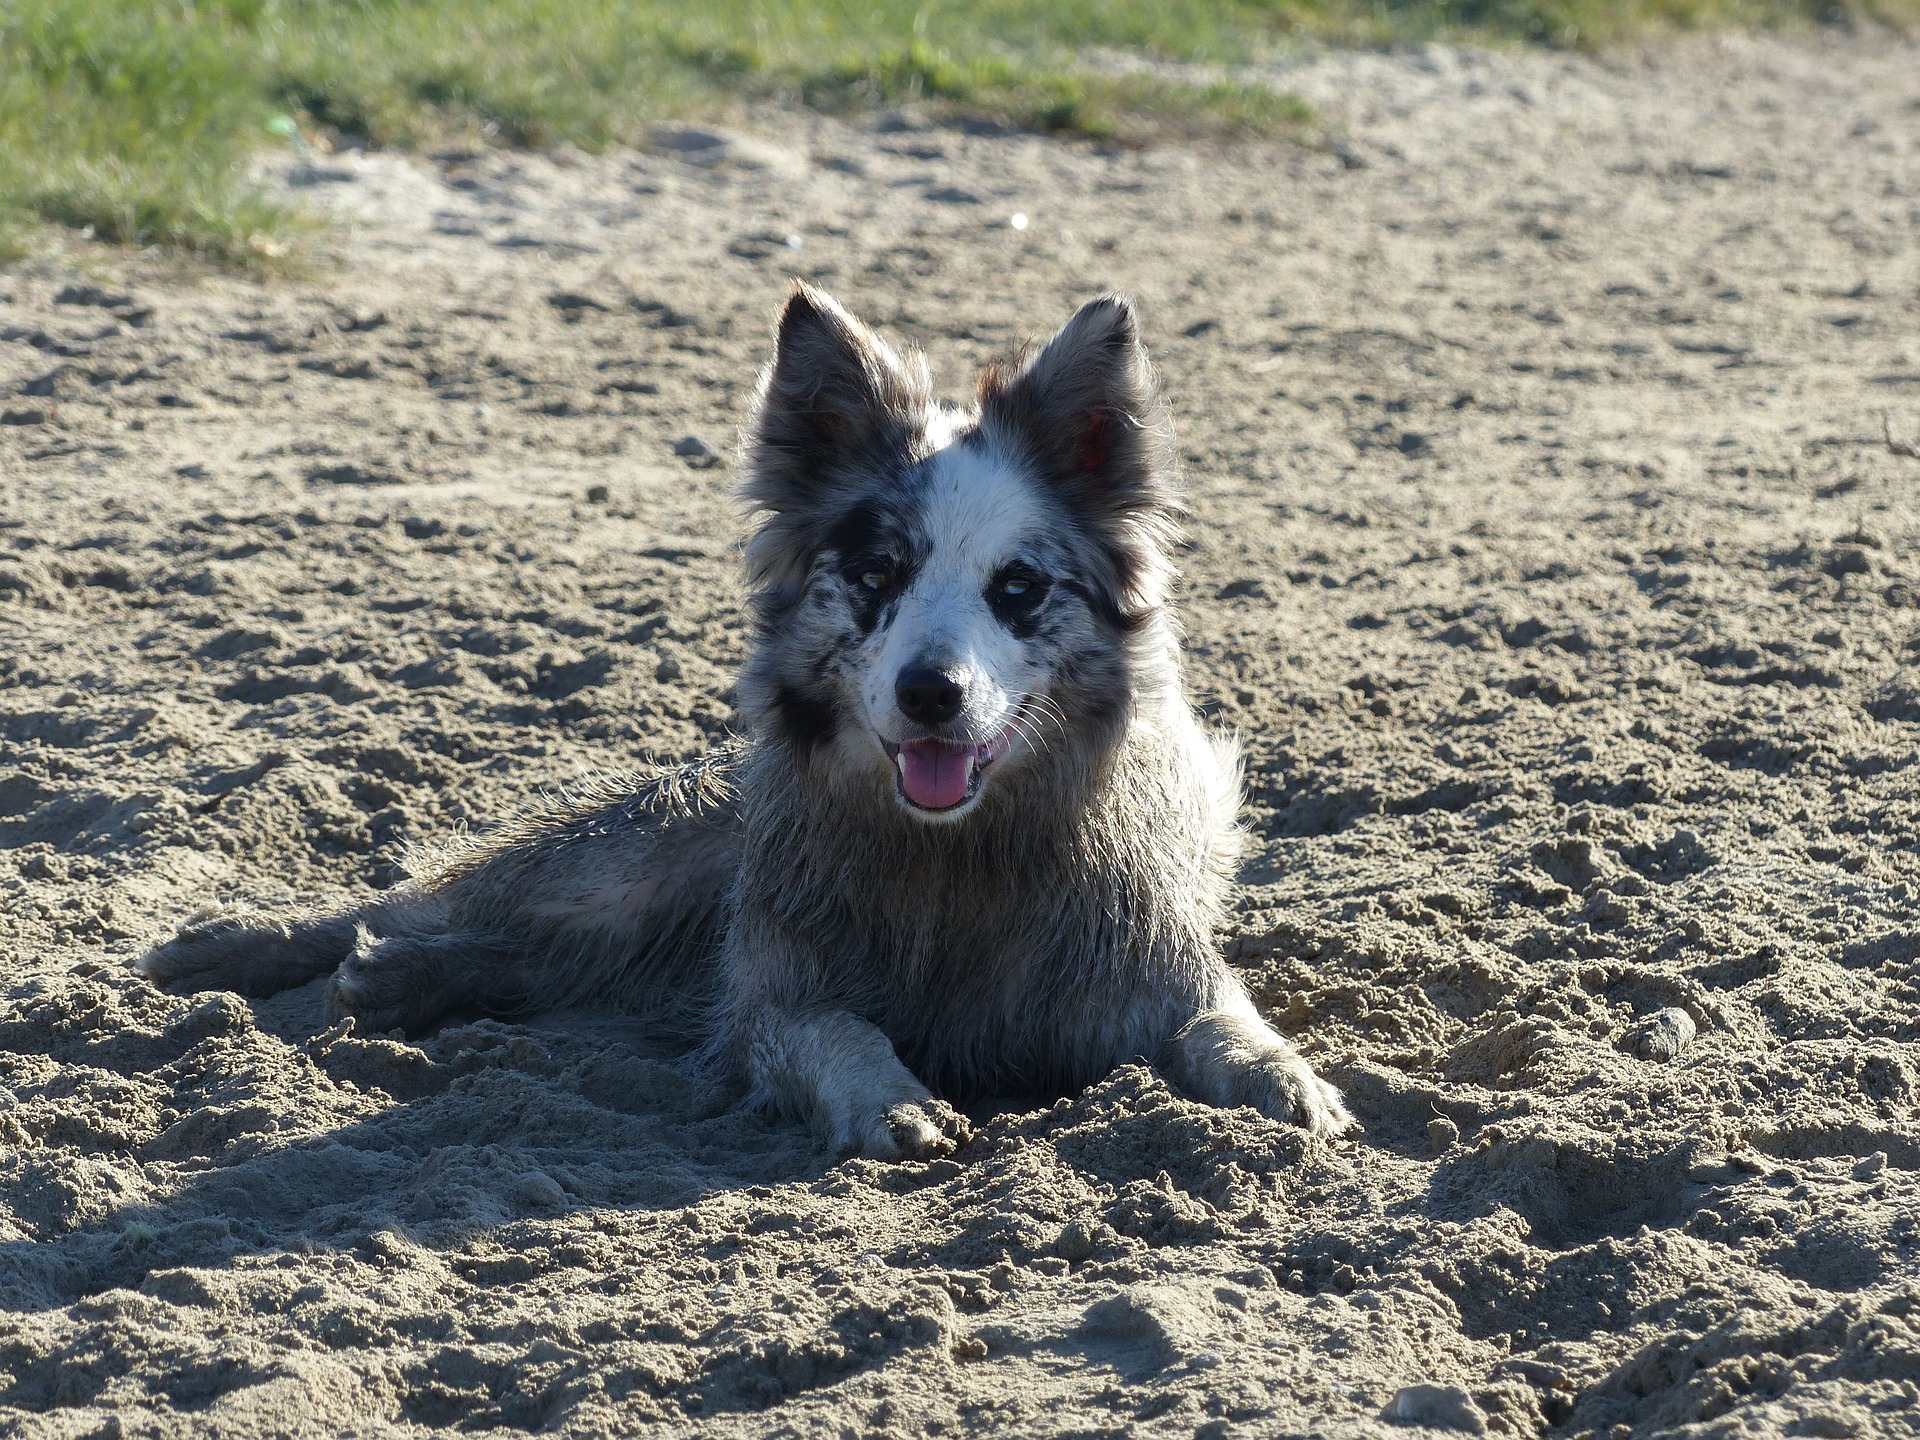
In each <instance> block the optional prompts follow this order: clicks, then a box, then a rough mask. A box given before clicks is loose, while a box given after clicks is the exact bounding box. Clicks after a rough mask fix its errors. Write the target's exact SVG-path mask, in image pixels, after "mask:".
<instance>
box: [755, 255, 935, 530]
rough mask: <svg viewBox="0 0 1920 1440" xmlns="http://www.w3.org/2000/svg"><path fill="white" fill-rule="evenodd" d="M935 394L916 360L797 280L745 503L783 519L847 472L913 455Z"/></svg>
mask: <svg viewBox="0 0 1920 1440" xmlns="http://www.w3.org/2000/svg"><path fill="white" fill-rule="evenodd" d="M932 388H933V387H932V384H931V382H930V380H929V378H928V375H927V368H926V364H925V362H924V361H922V360H921V359H920V358H919V356H917V355H915V356H912V357H910V358H909V359H907V360H902V359H901V358H900V356H899V355H897V354H895V353H894V351H893V349H892V347H890V346H889V345H888V344H887V343H886V341H884V340H882V339H881V338H880V337H879V336H878V335H875V334H874V333H873V332H872V331H871V330H869V329H868V328H867V327H866V326H864V325H862V324H861V323H860V322H859V321H858V320H856V319H854V318H853V316H851V315H849V314H848V313H847V312H846V310H844V309H843V308H842V307H841V306H840V304H839V302H837V301H836V300H834V298H833V297H832V296H830V295H828V294H826V293H825V292H824V291H821V290H816V289H814V288H813V287H812V286H811V285H807V284H804V283H796V284H795V285H794V287H793V293H792V294H791V295H790V296H788V297H787V305H786V309H784V310H783V311H781V312H780V325H779V330H778V341H777V344H776V348H775V350H774V356H773V363H772V364H770V365H769V366H767V368H766V370H765V371H764V372H762V374H761V376H760V391H759V395H758V397H757V400H756V403H755V405H754V411H753V417H752V419H751V420H750V421H749V422H748V426H747V448H748V456H747V460H748V464H747V478H746V481H745V484H744V486H743V487H742V494H743V498H745V499H746V501H747V502H748V503H749V504H750V505H752V506H754V507H755V508H756V509H764V510H772V511H776V512H780V513H786V512H789V511H792V510H796V509H802V508H805V507H807V506H809V505H812V504H815V503H817V502H818V501H819V500H820V499H821V498H822V496H823V494H824V493H825V491H826V490H827V489H828V487H830V486H832V485H834V484H835V483H836V482H837V481H839V482H844V480H845V479H846V478H848V475H849V472H850V471H872V470H875V469H878V468H880V467H881V466H884V465H885V464H886V463H887V462H888V461H889V460H891V459H895V458H897V457H900V456H905V457H906V458H911V451H912V448H913V445H914V441H915V437H916V435H917V433H918V428H919V425H920V419H921V414H922V412H923V411H924V410H925V408H926V407H927V406H928V405H929V404H930V403H931V400H932Z"/></svg>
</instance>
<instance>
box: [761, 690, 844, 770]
mask: <svg viewBox="0 0 1920 1440" xmlns="http://www.w3.org/2000/svg"><path fill="white" fill-rule="evenodd" d="M773 720H774V724H775V725H776V726H778V727H779V730H780V733H781V734H782V735H783V736H785V737H786V740H787V743H788V744H790V745H791V746H792V747H793V748H794V750H795V751H796V752H797V753H799V754H801V755H808V754H811V753H812V752H813V751H814V750H815V749H816V748H818V747H819V746H820V745H821V744H823V743H825V742H826V741H828V740H831V739H832V738H833V734H834V732H835V731H836V730H838V729H839V728H840V714H839V711H837V710H836V709H835V708H834V706H833V703H832V702H831V701H830V700H824V699H822V698H820V697H819V696H817V695H809V694H807V693H805V692H804V691H802V690H798V689H795V688H794V687H793V686H791V685H782V686H780V687H779V688H778V689H777V690H775V691H774V692H773Z"/></svg>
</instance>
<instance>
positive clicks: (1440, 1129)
mask: <svg viewBox="0 0 1920 1440" xmlns="http://www.w3.org/2000/svg"><path fill="white" fill-rule="evenodd" d="M1459 1140H1460V1127H1459V1126H1458V1125H1456V1124H1454V1123H1453V1121H1451V1120H1449V1119H1448V1118H1447V1117H1446V1116H1444V1115H1436V1116H1434V1117H1433V1119H1431V1120H1429V1121H1427V1143H1428V1144H1429V1145H1431V1146H1433V1153H1434V1154H1436V1155H1444V1154H1446V1152H1447V1151H1448V1150H1450V1149H1451V1148H1452V1147H1453V1146H1454V1145H1456V1144H1458V1143H1459Z"/></svg>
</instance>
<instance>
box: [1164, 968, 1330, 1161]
mask: <svg viewBox="0 0 1920 1440" xmlns="http://www.w3.org/2000/svg"><path fill="white" fill-rule="evenodd" d="M1236 988H1238V987H1237V986H1236ZM1169 1051H1170V1053H1169V1054H1168V1056H1167V1070H1168V1074H1169V1076H1170V1078H1171V1079H1172V1080H1173V1081H1174V1083H1175V1084H1177V1085H1179V1086H1180V1087H1181V1088H1182V1089H1184V1090H1185V1091H1187V1092H1188V1093H1189V1094H1190V1095H1192V1096H1194V1098H1195V1099H1199V1100H1205V1101H1206V1102H1207V1103H1208V1104H1211V1105H1251V1106H1252V1107H1253V1108H1254V1109H1256V1110H1258V1111H1259V1112H1260V1113H1261V1114H1263V1115H1267V1116H1270V1117H1271V1118H1273V1119H1275V1120H1285V1121H1288V1122H1289V1123H1291V1124H1294V1125H1298V1126H1300V1127H1301V1128H1302V1129H1305V1130H1307V1131H1309V1132H1310V1133H1312V1134H1315V1135H1344V1134H1346V1133H1347V1132H1349V1131H1351V1130H1355V1129H1358V1128H1359V1127H1358V1125H1357V1124H1356V1122H1355V1121H1354V1118H1353V1116H1352V1115H1350V1114H1348V1113H1347V1107H1346V1104H1345V1103H1344V1102H1343V1101H1342V1100H1341V1098H1340V1092H1339V1091H1338V1090H1336V1089H1334V1088H1333V1086H1331V1085H1329V1084H1328V1083H1327V1082H1326V1081H1324V1080H1322V1079H1321V1078H1320V1077H1319V1076H1318V1075H1316V1074H1314V1073H1313V1067H1312V1066H1310V1065H1308V1064H1307V1062H1306V1061H1305V1060H1303V1059H1301V1058H1300V1052H1299V1051H1297V1050H1295V1049H1294V1048H1293V1046H1291V1045H1289V1044H1288V1043H1287V1042H1286V1041H1285V1040H1283V1039H1281V1038H1280V1036H1279V1035H1278V1034H1276V1033H1275V1032H1274V1029H1273V1027H1272V1026H1270V1025H1269V1024H1267V1022H1266V1021H1264V1020H1262V1019H1261V1018H1260V1016H1259V1013H1258V1012H1257V1011H1256V1010H1255V1009H1254V1008H1253V1002H1252V1001H1250V1000H1248V999H1247V998H1246V996H1245V995H1244V994H1241V995H1239V996H1237V997H1232V998H1229V999H1228V1001H1227V1003H1226V1004H1224V1005H1222V1006H1221V1007H1220V1008H1219V1009H1215V1010H1207V1011H1203V1012H1202V1013H1201V1014H1199V1015H1196V1016H1194V1018H1193V1019H1192V1020H1190V1021H1188V1022H1187V1024H1186V1025H1185V1026H1184V1027H1183V1028H1182V1029H1181V1030H1180V1032H1179V1033H1178V1034H1177V1035H1175V1036H1174V1037H1173V1040H1172V1042H1171V1043H1170V1045H1169Z"/></svg>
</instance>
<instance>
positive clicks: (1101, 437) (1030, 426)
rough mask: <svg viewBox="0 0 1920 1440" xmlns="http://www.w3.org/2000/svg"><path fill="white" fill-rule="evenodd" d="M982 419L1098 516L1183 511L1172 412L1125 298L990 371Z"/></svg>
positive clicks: (1089, 309)
mask: <svg viewBox="0 0 1920 1440" xmlns="http://www.w3.org/2000/svg"><path fill="white" fill-rule="evenodd" d="M980 413H981V420H982V422H983V423H984V424H985V425H986V426H988V427H990V428H992V429H994V430H996V431H998V432H1000V434H1001V436H1003V437H1004V438H1006V439H1010V440H1013V441H1015V442H1016V443H1018V444H1019V445H1021V446H1022V447H1023V448H1024V449H1025V451H1026V453H1027V455H1028V457H1029V458H1030V459H1032V460H1033V461H1034V462H1035V463H1036V465H1037V466H1038V467H1039V469H1040V471H1041V474H1042V475H1043V476H1044V478H1046V479H1048V480H1051V481H1053V482H1054V483H1055V484H1057V485H1059V486H1061V487H1062V488H1063V489H1065V490H1066V491H1067V492H1068V493H1069V494H1070V495H1071V496H1072V497H1073V498H1075V499H1077V500H1079V501H1081V502H1082V503H1083V504H1084V505H1085V506H1086V507H1087V508H1088V509H1090V510H1093V511H1096V512H1103V513H1110V514H1126V513H1128V512H1132V511H1137V510H1143V509H1144V510H1158V509H1162V508H1171V507H1172V506H1173V505H1174V503H1175V496H1174V493H1173V475H1172V468H1173V467H1172V463H1171V455H1170V453H1169V452H1170V448H1171V443H1170V442H1171V438H1172V437H1171V434H1170V430H1169V426H1168V423H1167V419H1166V411H1165V407H1164V406H1163V405H1162V404H1161V402H1160V397H1159V393H1158V391H1157V389H1156V388H1155V386H1154V383H1153V367H1152V366H1151V365H1149V364H1148V362H1147V352H1146V348H1145V347H1144V346H1143V345H1141V343H1140V322H1139V320H1138V318H1137V317H1136V316H1135V314H1134V310H1133V305H1132V304H1131V302H1129V301H1128V300H1127V299H1125V298H1124V297H1123V296H1119V295H1102V296H1101V297H1100V298H1099V299H1097V300H1089V301H1088V302H1087V303H1086V304H1085V305H1082V306H1081V307H1080V308H1079V310H1077V311H1075V312H1074V316H1073V318H1072V319H1071V320H1069V321H1067V323H1066V324H1065V325H1063V326H1061V327H1060V330H1059V332H1058V333H1057V334H1055V335H1054V337H1053V338H1052V339H1051V340H1049V341H1047V343H1046V344H1045V345H1043V346H1041V347H1040V348H1039V349H1038V350H1035V351H1032V352H1031V353H1029V354H1028V355H1026V356H1025V357H1023V358H1022V359H1021V361H1020V362H1019V363H1018V364H1017V365H1015V366H1013V367H1011V368H1009V367H1006V366H994V367H991V368H989V369H988V371H987V372H986V374H985V375H983V376H981V379H980Z"/></svg>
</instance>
